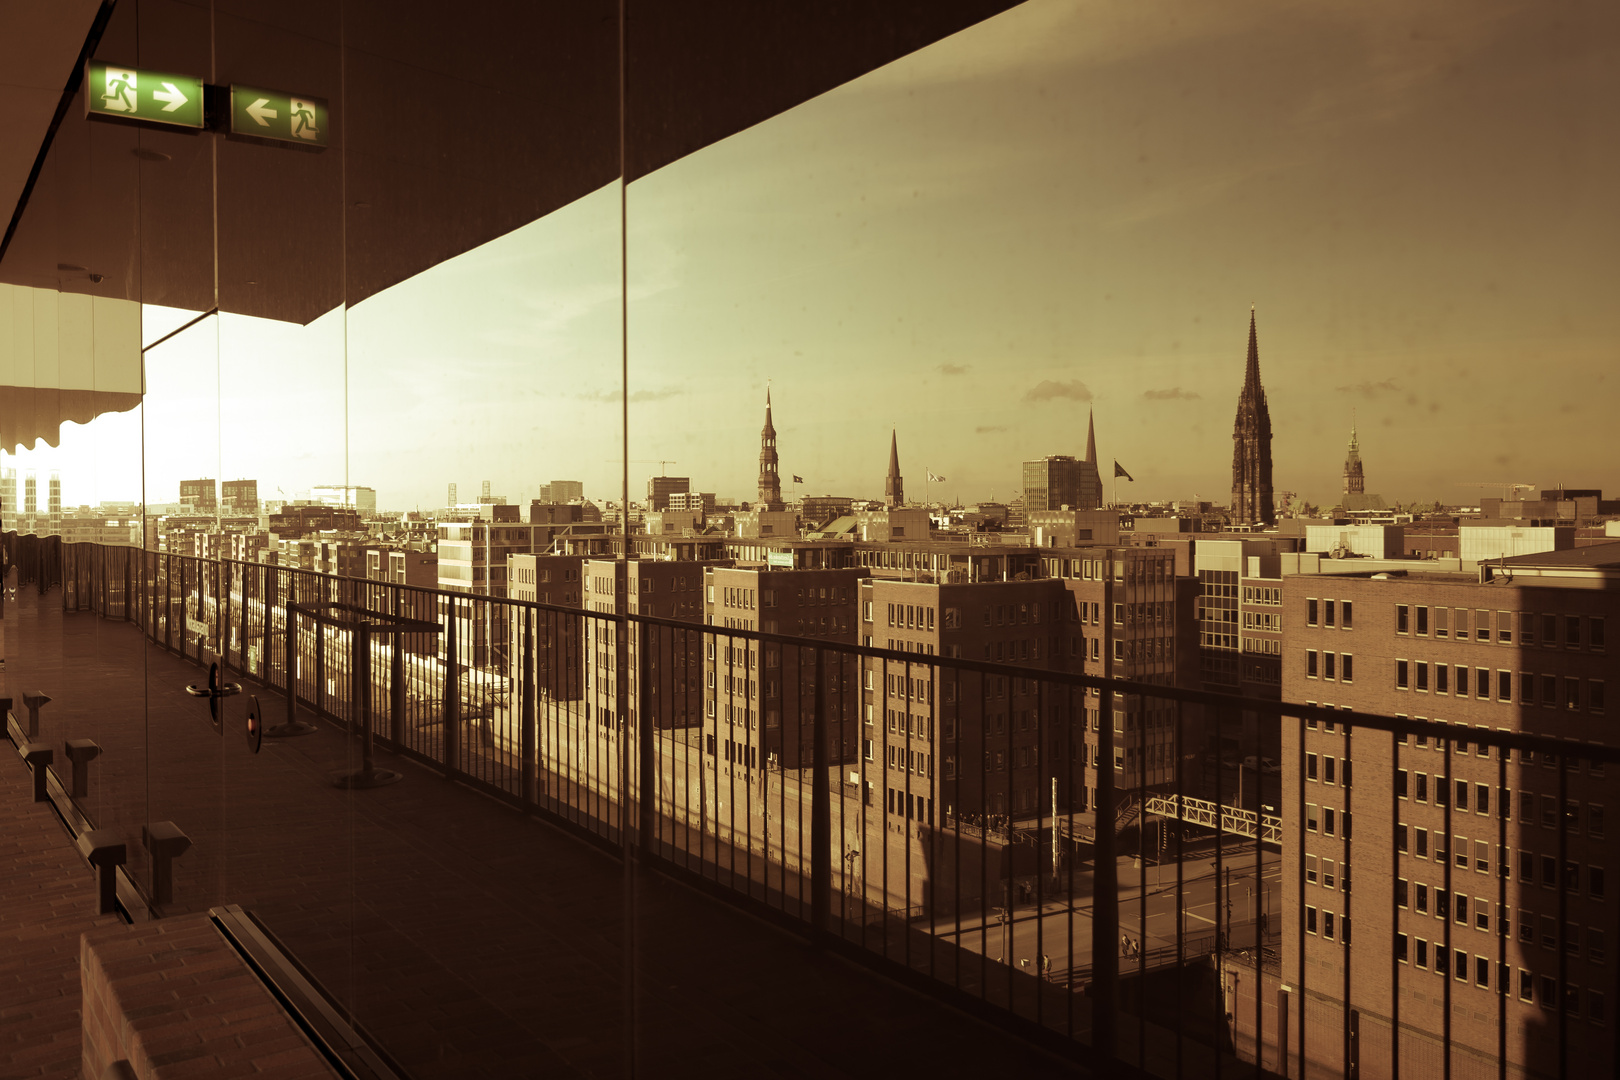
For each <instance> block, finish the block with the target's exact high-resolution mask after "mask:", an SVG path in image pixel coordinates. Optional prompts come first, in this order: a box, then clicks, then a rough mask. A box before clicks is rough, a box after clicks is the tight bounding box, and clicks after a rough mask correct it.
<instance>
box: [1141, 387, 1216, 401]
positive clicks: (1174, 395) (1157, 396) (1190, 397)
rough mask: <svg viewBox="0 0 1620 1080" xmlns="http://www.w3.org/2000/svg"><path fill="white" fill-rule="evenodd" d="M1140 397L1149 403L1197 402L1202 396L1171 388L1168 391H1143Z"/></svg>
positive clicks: (1178, 388)
mask: <svg viewBox="0 0 1620 1080" xmlns="http://www.w3.org/2000/svg"><path fill="white" fill-rule="evenodd" d="M1142 396H1143V397H1144V398H1146V399H1147V400H1149V401H1197V400H1198V399H1199V398H1200V397H1202V396H1203V395H1202V394H1198V393H1195V392H1194V391H1192V390H1183V389H1182V388H1181V387H1179V386H1172V387H1171V388H1170V389H1168V390H1144V391H1143V392H1142Z"/></svg>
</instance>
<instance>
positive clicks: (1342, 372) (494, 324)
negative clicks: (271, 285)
mask: <svg viewBox="0 0 1620 1080" xmlns="http://www.w3.org/2000/svg"><path fill="white" fill-rule="evenodd" d="M1617 31H1620V9H1616V8H1615V6H1614V5H1613V4H1612V3H1591V4H1581V3H1558V2H1547V0H1539V2H1523V3H1520V2H1513V3H1510V2H1497V0H1469V2H1466V3H1463V2H1454V3H1436V4H1427V5H1411V4H1407V3H1396V2H1391V0H1375V2H1363V3H1357V4H1349V3H1324V2H1321V0H1314V2H1309V3H1296V2H1283V0H1241V2H1227V3H1222V4H1219V5H1212V4H1207V3H1198V2H1192V0H1175V2H1171V0H1165V2H1160V3H1151V4H1123V3H1118V2H1101V0H1031V2H1030V3H1027V4H1024V5H1022V6H1020V7H1018V8H1016V9H1014V10H1012V11H1010V12H1008V13H1006V14H1005V15H1003V16H1000V17H997V18H995V19H992V20H989V21H987V22H985V23H982V24H980V25H978V26H975V27H972V28H969V29H968V30H965V31H963V32H962V33H960V34H958V35H955V36H954V37H952V38H949V39H947V40H945V41H942V42H939V43H937V44H936V45H934V46H932V47H930V48H927V49H925V50H922V51H921V52H919V53H916V54H914V55H912V56H910V57H906V58H904V59H902V60H899V61H897V62H895V63H893V64H891V65H889V66H887V67H885V68H883V69H880V70H878V71H876V72H873V73H871V74H870V75H868V76H866V77H863V78H861V79H858V80H856V81H854V82H852V83H849V84H846V85H845V86H842V87H839V88H837V89H835V90H833V91H831V92H829V93H827V94H824V95H822V96H821V97H819V98H816V99H814V100H812V101H810V102H807V103H806V104H804V105H802V106H800V107H799V108H797V109H794V110H792V111H790V112H788V113H786V114H783V115H781V116H778V117H776V118H774V119H772V120H769V121H767V122H765V123H763V124H760V125H758V126H756V127H754V128H751V129H749V130H746V131H744V132H741V133H739V134H737V135H735V136H733V137H731V138H729V139H727V140H725V141H723V142H721V143H718V144H716V145H714V146H711V147H708V148H706V149H705V150H703V151H700V152H698V153H696V154H693V155H691V156H689V157H687V158H684V159H682V160H680V161H678V162H676V163H674V164H673V165H671V166H668V167H666V168H665V169H663V170H660V171H659V172H657V173H655V174H653V175H651V176H649V177H646V178H644V179H642V180H639V181H637V182H636V183H634V184H633V185H631V186H630V188H629V190H628V194H627V208H626V211H627V213H626V219H627V221H628V231H627V234H626V236H625V238H624V239H625V243H626V247H627V250H628V264H627V279H628V282H629V288H628V293H627V297H628V319H627V326H628V337H627V338H626V339H624V340H623V341H621V336H620V335H621V329H620V328H621V322H620V317H621V313H620V305H621V298H620V289H619V242H620V236H619V197H620V195H619V190H618V187H617V185H614V186H611V187H608V188H605V189H603V190H601V191H598V192H596V193H593V194H592V195H589V196H587V197H586V198H584V199H581V200H579V201H578V202H576V203H574V204H572V205H570V206H568V207H565V208H564V209H562V210H560V211H557V212H556V213H554V214H552V215H550V216H548V217H546V218H544V219H542V220H540V221H537V222H534V223H531V224H530V225H528V226H525V227H524V228H522V229H519V230H517V231H515V232H513V233H510V234H508V235H507V236H504V237H501V238H499V239H497V240H495V241H493V242H491V243H489V244H486V245H484V246H483V247H480V248H478V249H476V250H474V251H470V252H467V253H465V254H463V255H461V256H458V257H457V258H455V259H452V260H450V261H448V262H446V263H444V264H441V265H439V266H437V267H434V268H432V269H430V270H428V271H426V272H424V273H422V274H420V275H418V276H417V277H415V278H412V279H410V280H408V281H405V282H402V283H401V284H399V285H396V286H394V287H393V288H391V289H389V290H387V291H385V292H383V293H380V294H378V295H376V296H374V297H372V298H370V299H368V300H366V301H364V302H362V303H361V304H358V305H356V306H355V307H354V308H352V309H350V310H346V311H344V310H340V311H335V312H332V313H329V314H328V315H326V316H323V317H322V318H320V319H318V320H316V321H315V322H314V323H311V324H310V325H309V326H307V327H295V326H287V325H284V324H276V323H271V322H266V321H263V320H255V319H248V318H245V317H240V316H226V317H223V318H220V319H217V320H208V321H207V322H205V323H203V324H201V325H200V326H199V327H197V328H194V329H193V330H191V331H187V332H186V334H184V335H181V336H180V337H177V338H176V339H174V341H172V342H170V343H169V344H166V345H164V346H161V347H160V348H158V349H156V350H153V352H152V353H149V354H148V358H147V359H148V373H147V374H148V397H147V403H146V405H145V406H144V407H143V408H144V413H145V416H144V417H142V416H141V415H140V411H137V412H135V413H131V414H124V415H122V416H108V417H102V418H100V419H98V420H96V421H94V422H93V423H91V424H90V425H87V426H85V427H83V428H70V430H68V431H65V432H64V436H63V446H62V448H61V449H60V450H57V451H49V452H44V451H40V452H34V453H29V454H23V455H20V456H19V458H18V460H17V461H16V462H12V463H13V464H19V465H22V466H23V467H35V468H39V469H41V470H48V469H49V468H53V467H56V468H60V469H61V471H62V474H63V484H64V496H65V498H66V501H67V502H68V503H69V504H77V503H81V502H88V503H93V502H96V501H98V500H100V499H119V498H133V497H136V496H137V495H138V493H139V489H140V486H141V477H142V475H143V474H142V472H141V469H142V468H143V466H142V464H141V462H142V461H143V460H144V470H145V472H144V476H145V481H146V492H147V497H148V499H149V500H150V501H154V502H159V501H166V500H168V499H172V498H173V497H175V494H176V492H177V490H178V483H179V480H180V479H182V478H186V477H190V476H196V475H209V474H216V475H218V476H220V477H223V478H234V477H238V476H248V477H257V478H258V479H259V480H260V489H261V494H262V495H265V496H267V497H272V498H273V497H276V493H277V489H280V490H281V491H282V492H283V493H284V494H286V495H287V496H289V497H291V496H293V495H295V494H296V493H298V492H299V491H302V490H307V489H308V488H309V487H310V486H311V485H314V484H327V483H342V482H344V478H345V477H347V478H348V482H349V483H353V484H362V485H368V486H372V487H375V488H376V489H377V491H378V499H379V504H380V505H382V506H385V507H391V508H398V509H412V508H416V507H421V508H423V509H427V508H433V507H437V506H440V505H443V502H444V500H445V498H446V491H445V488H446V485H447V484H448V483H450V482H452V481H453V482H456V483H458V485H459V486H460V491H461V492H462V493H463V497H464V498H465V497H466V496H467V494H468V493H473V494H476V492H477V490H478V485H479V482H480V481H482V480H485V479H488V480H490V481H491V482H492V485H493V488H494V490H495V492H496V493H497V494H504V495H507V496H508V497H510V498H513V499H519V500H526V499H528V498H531V497H534V496H535V495H536V494H537V490H538V485H540V484H541V483H544V482H546V481H548V480H551V479H579V480H583V481H584V482H585V485H586V492H587V495H588V496H592V497H596V498H599V499H600V498H613V497H616V496H617V493H618V489H619V469H620V466H619V464H618V461H619V458H620V456H621V455H620V449H619V448H620V438H621V430H620V408H621V395H623V394H624V393H625V392H626V391H627V392H628V396H629V416H630V422H629V451H630V453H629V457H630V458H631V460H632V464H631V466H630V474H631V491H632V497H634V498H640V497H642V496H643V495H644V494H645V484H646V478H647V476H649V475H651V474H653V473H656V472H658V471H659V470H660V468H663V469H665V470H666V471H667V472H669V473H671V474H673V475H685V476H690V477H692V480H693V486H694V487H695V488H697V489H699V490H705V491H715V492H718V493H719V494H720V495H721V496H722V497H727V496H729V497H734V498H740V499H750V498H752V497H753V494H754V481H755V474H756V471H757V460H758V450H759V443H758V435H759V428H760V426H761V423H762V420H763V415H762V413H763V399H764V394H765V389H766V385H767V383H769V385H770V387H771V393H772V397H773V400H774V403H775V423H776V428H777V431H778V442H779V448H780V453H781V460H782V464H781V469H782V474H783V476H784V479H787V478H789V477H791V476H792V475H794V474H797V475H799V476H802V477H804V478H805V481H806V482H805V483H804V484H803V485H799V486H798V487H797V488H796V493H797V494H801V495H803V494H839V495H850V496H855V497H877V496H879V495H881V493H882V484H883V475H884V471H885V469H886V467H887V458H888V441H889V432H890V430H891V428H892V429H894V430H895V431H896V432H897V433H898V439H899V448H900V461H901V466H902V471H903V473H904V474H905V477H906V483H907V491H908V493H909V494H911V495H912V496H913V497H918V496H921V495H922V494H923V476H924V471H925V469H926V470H930V471H932V472H933V473H935V474H937V475H941V476H944V477H945V478H946V480H945V482H944V483H942V484H936V485H930V486H929V489H928V495H929V496H930V497H932V498H935V499H940V498H943V499H952V500H960V501H963V502H973V501H976V500H980V499H989V498H999V499H1006V498H1009V497H1011V496H1012V495H1014V494H1016V493H1017V489H1016V486H1015V485H1017V484H1018V482H1019V476H1020V470H1019V463H1020V462H1021V461H1023V460H1024V459H1027V458H1034V457H1040V456H1043V455H1047V454H1061V453H1069V454H1080V453H1082V452H1083V451H1084V447H1085V431H1086V417H1087V410H1088V409H1094V410H1095V414H1096V424H1097V443H1098V449H1099V453H1100V455H1101V456H1102V458H1103V463H1104V467H1103V473H1104V475H1105V476H1107V475H1108V473H1109V472H1110V469H1109V467H1108V462H1109V461H1110V459H1115V458H1117V459H1118V460H1119V462H1120V463H1121V464H1122V465H1124V466H1125V468H1126V469H1127V470H1129V472H1130V473H1131V474H1132V476H1133V477H1134V478H1135V479H1134V482H1131V483H1126V482H1124V481H1121V482H1120V485H1119V497H1120V498H1121V499H1122V500H1125V499H1130V500H1150V499H1151V500H1162V499H1186V498H1193V497H1195V496H1199V497H1202V498H1205V499H1210V498H1213V499H1216V500H1217V501H1224V500H1225V499H1226V498H1227V497H1228V496H1229V493H1230V486H1231V485H1230V480H1231V425H1232V420H1233V414H1234V411H1235V407H1236V403H1237V396H1238V391H1239V389H1240V387H1241V384H1242V378H1243V362H1244V352H1245V346H1246V341H1247V332H1248V317H1249V309H1250V305H1251V304H1252V305H1254V307H1255V311H1256V318H1257V323H1258V328H1259V345H1260V362H1261V373H1262V378H1263V380H1264V384H1265V387H1266V391H1267V396H1268V399H1269V402H1270V408H1271V416H1272V423H1273V429H1274V432H1275V439H1274V442H1273V450H1272V452H1273V458H1274V462H1275V477H1276V483H1277V487H1278V489H1279V490H1283V491H1292V492H1295V493H1297V494H1298V496H1299V497H1300V498H1302V499H1306V500H1310V501H1313V502H1318V503H1322V504H1324V505H1331V503H1332V501H1333V500H1334V499H1335V497H1336V496H1337V494H1338V492H1339V490H1340V471H1341V469H1342V466H1343V461H1344V453H1345V444H1346V441H1347V438H1348V435H1349V429H1350V426H1351V424H1352V422H1354V423H1355V424H1356V426H1357V427H1358V430H1359V433H1360V441H1361V452H1362V457H1363V460H1364V462H1365V466H1366V474H1367V488H1368V490H1369V491H1374V492H1378V493H1380V494H1383V495H1384V496H1385V497H1386V498H1387V499H1390V500H1392V501H1393V500H1401V501H1410V500H1416V499H1422V500H1432V499H1442V500H1445V501H1447V502H1472V501H1475V500H1477V499H1478V498H1479V497H1480V495H1481V494H1485V495H1492V494H1497V493H1498V492H1497V491H1496V490H1495V489H1483V488H1479V487H1468V486H1465V485H1467V484H1469V483H1489V484H1496V483H1506V482H1522V483H1528V484H1534V485H1537V486H1552V485H1554V484H1556V483H1565V484H1568V485H1570V486H1578V487H1602V488H1604V489H1605V490H1606V491H1611V492H1612V491H1617V490H1620V461H1617V455H1616V452H1615V445H1616V444H1615V440H1614V437H1613V435H1612V433H1611V432H1610V431H1609V426H1610V418H1612V417H1613V416H1614V415H1615V413H1616V408H1617V406H1620V382H1617V379H1620V376H1617V375H1614V374H1611V373H1613V372H1617V371H1620V288H1617V285H1620V265H1617V261H1620V206H1617V205H1616V200H1615V199H1614V198H1613V193H1614V191H1616V190H1620V141H1617V140H1615V139H1614V137H1613V133H1614V131H1615V130H1616V129H1617V126H1620V125H1617V123H1616V121H1617V120H1620V117H1617V116H1616V112H1617V109H1620V55H1617V53H1620V32H1617ZM187 317H188V315H187V313H182V312H173V311H165V310H161V309H152V308H148V309H147V314H146V330H145V336H146V338H147V340H155V339H156V337H158V336H160V334H161V333H162V332H166V330H167V329H169V328H172V327H173V326H175V325H178V324H179V323H180V322H182V321H184V320H185V319H186V318H187ZM216 323H217V325H216ZM626 343H627V346H628V371H629V381H628V385H627V386H626V385H625V384H623V383H621V378H620V363H621V355H622V353H623V351H624V345H625V344H626ZM143 419H144V429H145V433H144V436H142V434H141V426H142V423H141V422H142V420H143ZM143 450H144V455H143V454H142V453H141V452H142V451H143ZM660 459H663V460H664V461H666V462H667V464H666V465H660V464H659V461H660ZM794 490H795V489H792V488H791V487H790V494H791V493H793V492H794Z"/></svg>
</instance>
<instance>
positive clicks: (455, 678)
mask: <svg viewBox="0 0 1620 1080" xmlns="http://www.w3.org/2000/svg"><path fill="white" fill-rule="evenodd" d="M446 599H447V600H448V601H449V604H448V605H447V608H446V610H448V612H449V617H448V618H447V619H446V624H447V625H446V626H445V639H446V640H445V650H444V771H445V775H447V776H454V775H455V774H456V772H457V770H458V768H459V767H460V757H461V755H460V750H461V739H460V731H459V727H460V722H461V678H460V674H459V672H458V668H459V666H460V665H459V664H458V663H457V661H456V652H457V641H456V638H457V637H458V635H457V633H456V621H457V620H456V615H457V614H458V608H459V606H460V603H461V601H460V599H459V598H458V597H456V596H449V597H447V598H446Z"/></svg>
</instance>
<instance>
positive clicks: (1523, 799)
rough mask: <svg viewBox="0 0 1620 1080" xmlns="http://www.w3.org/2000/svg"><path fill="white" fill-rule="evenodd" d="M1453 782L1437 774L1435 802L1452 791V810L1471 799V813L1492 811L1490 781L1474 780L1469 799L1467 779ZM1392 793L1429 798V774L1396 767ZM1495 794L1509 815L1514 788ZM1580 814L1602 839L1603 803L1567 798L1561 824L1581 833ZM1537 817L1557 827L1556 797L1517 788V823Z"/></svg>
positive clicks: (1527, 822)
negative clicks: (1450, 785) (1471, 794)
mask: <svg viewBox="0 0 1620 1080" xmlns="http://www.w3.org/2000/svg"><path fill="white" fill-rule="evenodd" d="M1349 764H1350V763H1349V762H1348V761H1346V762H1345V765H1346V766H1348V765H1349ZM1452 785H1453V786H1452V789H1451V791H1450V792H1448V791H1447V790H1446V784H1445V780H1444V778H1443V777H1439V776H1436V777H1435V778H1434V785H1433V798H1434V805H1436V806H1446V805H1447V804H1448V799H1447V796H1448V795H1452V796H1454V798H1452V799H1450V805H1451V806H1452V808H1453V809H1455V810H1459V811H1464V812H1466V811H1467V810H1468V808H1469V802H1470V801H1472V803H1473V810H1474V813H1476V814H1486V815H1488V814H1489V813H1490V812H1491V790H1492V789H1491V786H1490V785H1488V784H1480V783H1475V784H1474V785H1473V788H1474V790H1473V798H1472V800H1470V799H1469V790H1468V788H1469V784H1468V781H1466V780H1453V781H1452ZM1395 795H1396V797H1397V798H1401V799H1410V800H1412V801H1413V802H1419V803H1426V802H1428V801H1429V798H1430V784H1429V775H1428V774H1427V773H1420V772H1412V773H1410V774H1408V772H1407V771H1406V770H1405V769H1397V770H1395ZM1497 795H1498V800H1497V813H1499V814H1500V815H1501V816H1502V817H1503V818H1511V817H1512V813H1513V806H1512V799H1513V791H1512V790H1511V789H1510V788H1501V789H1498V790H1497ZM1538 806H1539V813H1538V810H1537V808H1538ZM1583 818H1584V825H1585V829H1584V831H1585V833H1586V834H1587V835H1588V836H1591V837H1593V838H1594V839H1599V840H1601V839H1602V838H1603V836H1604V831H1605V824H1604V814H1603V804H1602V803H1585V804H1584V813H1583V804H1582V803H1581V802H1580V801H1579V800H1577V799H1566V800H1565V801H1564V813H1563V821H1564V828H1565V829H1567V830H1568V831H1569V832H1572V833H1576V834H1580V833H1581V832H1582V831H1583V829H1582V824H1583ZM1537 821H1539V822H1540V824H1541V827H1542V828H1544V829H1556V828H1558V821H1559V813H1558V799H1557V798H1556V797H1554V796H1552V795H1538V794H1537V793H1535V792H1530V791H1521V792H1519V822H1520V824H1523V825H1534V824H1536V823H1537Z"/></svg>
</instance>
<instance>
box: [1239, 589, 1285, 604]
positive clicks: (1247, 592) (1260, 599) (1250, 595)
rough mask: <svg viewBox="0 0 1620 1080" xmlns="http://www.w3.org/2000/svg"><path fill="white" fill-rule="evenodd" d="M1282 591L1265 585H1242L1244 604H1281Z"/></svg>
mask: <svg viewBox="0 0 1620 1080" xmlns="http://www.w3.org/2000/svg"><path fill="white" fill-rule="evenodd" d="M1282 597H1283V591H1282V589H1280V588H1274V587H1271V586H1267V585H1245V586H1243V602H1244V603H1245V604H1273V605H1281V604H1282Z"/></svg>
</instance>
